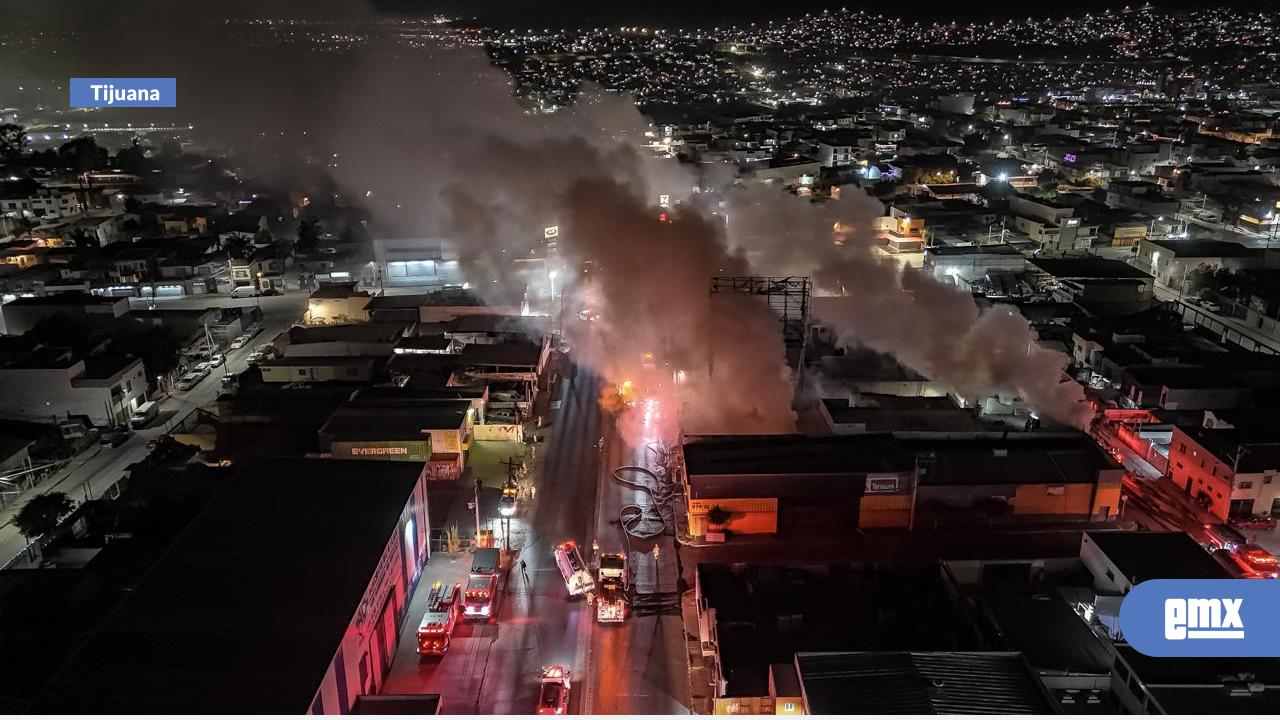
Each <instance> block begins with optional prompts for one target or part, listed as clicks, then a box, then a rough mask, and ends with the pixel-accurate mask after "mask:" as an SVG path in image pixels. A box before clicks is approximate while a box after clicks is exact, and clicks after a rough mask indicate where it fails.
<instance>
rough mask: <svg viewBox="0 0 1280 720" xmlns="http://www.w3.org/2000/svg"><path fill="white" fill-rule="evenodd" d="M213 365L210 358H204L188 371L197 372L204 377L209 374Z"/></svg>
mask: <svg viewBox="0 0 1280 720" xmlns="http://www.w3.org/2000/svg"><path fill="white" fill-rule="evenodd" d="M212 367H213V366H212V365H210V364H209V361H208V360H203V361H201V362H198V363H196V364H195V365H192V366H191V369H190V370H188V371H187V372H190V373H196V374H198V375H200V377H204V376H205V375H208V374H209V370H210V368H212Z"/></svg>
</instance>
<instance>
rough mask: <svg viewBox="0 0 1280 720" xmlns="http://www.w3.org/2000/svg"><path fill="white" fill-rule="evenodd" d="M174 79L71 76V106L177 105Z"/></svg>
mask: <svg viewBox="0 0 1280 720" xmlns="http://www.w3.org/2000/svg"><path fill="white" fill-rule="evenodd" d="M177 106H178V81H177V79H176V78H71V107H77V108H85V107H177Z"/></svg>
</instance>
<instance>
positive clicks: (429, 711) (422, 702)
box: [351, 694, 440, 715]
mask: <svg viewBox="0 0 1280 720" xmlns="http://www.w3.org/2000/svg"><path fill="white" fill-rule="evenodd" d="M351 714H352V715H439V714H440V696H439V695H426V694H423V695H361V696H360V697H358V698H356V702H355V704H354V705H352V706H351Z"/></svg>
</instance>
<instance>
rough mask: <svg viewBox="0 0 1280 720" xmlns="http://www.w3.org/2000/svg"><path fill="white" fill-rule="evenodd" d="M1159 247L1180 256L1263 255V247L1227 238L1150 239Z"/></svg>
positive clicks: (1150, 241)
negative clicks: (1242, 243)
mask: <svg viewBox="0 0 1280 720" xmlns="http://www.w3.org/2000/svg"><path fill="white" fill-rule="evenodd" d="M1147 242H1149V243H1151V244H1152V245H1155V246H1157V247H1160V248H1163V249H1165V250H1168V251H1169V252H1171V253H1173V255H1174V257H1179V258H1216V257H1250V256H1253V255H1262V249H1261V248H1250V247H1245V246H1244V245H1241V244H1239V243H1233V242H1227V241H1226V240H1198V239H1194V238H1188V239H1186V240H1173V239H1165V240H1148V241H1147Z"/></svg>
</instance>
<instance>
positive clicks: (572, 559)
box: [555, 540, 596, 597]
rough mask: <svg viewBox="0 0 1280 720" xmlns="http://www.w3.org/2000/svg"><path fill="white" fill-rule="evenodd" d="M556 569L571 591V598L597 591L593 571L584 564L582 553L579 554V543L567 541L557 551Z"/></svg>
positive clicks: (557, 547) (558, 546)
mask: <svg viewBox="0 0 1280 720" xmlns="http://www.w3.org/2000/svg"><path fill="white" fill-rule="evenodd" d="M555 557H556V567H558V568H560V575H561V577H563V578H564V584H565V587H567V588H568V589H569V597H577V596H578V595H585V594H587V593H589V592H592V591H593V590H595V587H596V583H595V580H592V579H591V571H590V570H588V569H587V566H586V564H585V563H583V562H582V553H580V552H578V543H576V542H574V541H572V540H565V541H564V542H562V543H560V544H559V545H557V546H556V549H555Z"/></svg>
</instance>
